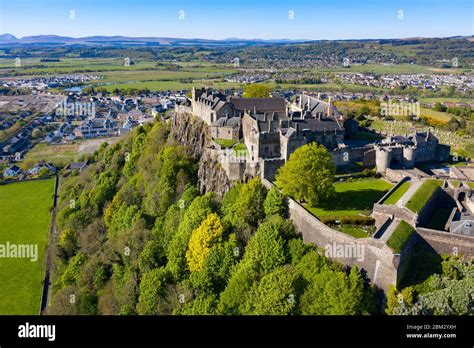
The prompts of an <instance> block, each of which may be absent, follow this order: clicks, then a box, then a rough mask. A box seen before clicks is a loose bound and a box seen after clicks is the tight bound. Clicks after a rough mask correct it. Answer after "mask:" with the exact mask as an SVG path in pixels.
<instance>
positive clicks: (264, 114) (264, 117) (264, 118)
mask: <svg viewBox="0 0 474 348" xmlns="http://www.w3.org/2000/svg"><path fill="white" fill-rule="evenodd" d="M263 122H267V113H266V112H264V113H263Z"/></svg>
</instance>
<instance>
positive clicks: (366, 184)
mask: <svg viewBox="0 0 474 348" xmlns="http://www.w3.org/2000/svg"><path fill="white" fill-rule="evenodd" d="M334 186H335V189H336V196H335V197H334V198H333V199H331V200H330V201H329V202H327V203H325V204H323V205H321V206H320V207H308V209H309V210H310V211H311V212H312V213H313V214H314V215H316V216H328V215H331V216H343V215H358V214H360V213H361V212H363V211H370V210H372V207H373V204H374V203H375V202H377V201H378V200H379V199H380V198H382V196H383V195H384V194H385V193H387V191H388V190H390V188H391V187H392V185H391V184H389V183H388V182H386V181H385V180H381V179H363V180H356V181H348V182H341V183H336V184H335V185H334Z"/></svg>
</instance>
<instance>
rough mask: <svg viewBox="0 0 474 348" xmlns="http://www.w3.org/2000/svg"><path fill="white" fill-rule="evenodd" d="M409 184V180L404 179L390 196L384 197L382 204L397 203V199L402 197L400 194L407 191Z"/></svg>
mask: <svg viewBox="0 0 474 348" xmlns="http://www.w3.org/2000/svg"><path fill="white" fill-rule="evenodd" d="M410 185H411V184H410V182H409V181H405V182H404V183H403V184H401V185H400V186H398V187H397V189H396V190H395V191H393V192H392V193H391V194H390V196H388V197H387V198H385V200H384V202H383V204H389V205H390V204H395V203H397V202H398V200H399V199H400V198H402V196H403V195H404V194H405V193H406V192H407V191H408V189H409V188H410Z"/></svg>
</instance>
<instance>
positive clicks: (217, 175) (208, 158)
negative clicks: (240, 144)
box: [198, 150, 232, 197]
mask: <svg viewBox="0 0 474 348" xmlns="http://www.w3.org/2000/svg"><path fill="white" fill-rule="evenodd" d="M198 187H199V191H200V192H201V193H205V192H214V193H216V195H217V196H219V197H222V196H223V195H224V194H225V193H226V192H227V191H229V190H230V188H231V187H232V184H231V182H230V180H229V178H228V176H227V173H226V172H225V170H224V169H223V168H222V167H221V165H220V163H219V162H218V161H217V155H216V153H215V152H214V151H212V150H205V151H204V153H203V155H202V156H201V159H200V161H199V170H198Z"/></svg>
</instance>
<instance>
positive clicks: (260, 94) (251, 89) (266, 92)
mask: <svg viewBox="0 0 474 348" xmlns="http://www.w3.org/2000/svg"><path fill="white" fill-rule="evenodd" d="M244 97H245V98H268V97H270V88H269V87H268V86H267V85H264V84H261V83H253V84H251V85H247V86H246V87H245V88H244Z"/></svg>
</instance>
